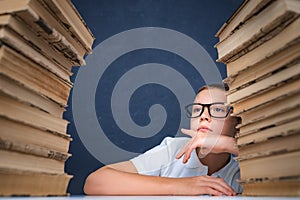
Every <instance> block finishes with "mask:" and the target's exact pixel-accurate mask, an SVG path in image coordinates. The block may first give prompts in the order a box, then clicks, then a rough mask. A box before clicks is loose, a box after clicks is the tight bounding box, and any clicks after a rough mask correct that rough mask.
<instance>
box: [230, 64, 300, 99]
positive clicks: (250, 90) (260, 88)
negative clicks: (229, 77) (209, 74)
mask: <svg viewBox="0 0 300 200" xmlns="http://www.w3.org/2000/svg"><path fill="white" fill-rule="evenodd" d="M299 75H300V63H297V64H294V65H292V66H288V67H287V68H283V69H282V70H280V71H276V72H275V73H273V74H271V75H270V76H268V77H266V78H264V79H262V80H260V81H257V82H255V83H253V84H251V85H248V86H247V87H244V88H241V89H240V90H237V91H236V92H233V93H229V94H227V102H228V103H231V104H232V103H235V102H238V101H241V100H243V99H246V98H249V97H250V96H255V95H257V94H259V93H263V92H265V91H267V90H269V89H272V88H273V87H274V86H275V85H278V84H281V83H283V82H285V81H288V80H289V79H293V78H297V76H299Z"/></svg>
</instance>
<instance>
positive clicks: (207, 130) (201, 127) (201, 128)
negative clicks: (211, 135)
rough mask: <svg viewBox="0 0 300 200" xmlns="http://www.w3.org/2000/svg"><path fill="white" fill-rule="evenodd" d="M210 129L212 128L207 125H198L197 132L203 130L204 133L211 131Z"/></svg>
mask: <svg viewBox="0 0 300 200" xmlns="http://www.w3.org/2000/svg"><path fill="white" fill-rule="evenodd" d="M211 131H212V130H211V129H210V128H209V127H207V126H199V127H198V129H197V132H204V133H206V132H211Z"/></svg>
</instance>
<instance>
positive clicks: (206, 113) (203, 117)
mask: <svg viewBox="0 0 300 200" xmlns="http://www.w3.org/2000/svg"><path fill="white" fill-rule="evenodd" d="M199 120H200V121H203V120H206V121H210V120H211V117H210V114H209V111H208V108H207V107H205V108H204V110H203V112H202V114H201V115H200V117H199Z"/></svg>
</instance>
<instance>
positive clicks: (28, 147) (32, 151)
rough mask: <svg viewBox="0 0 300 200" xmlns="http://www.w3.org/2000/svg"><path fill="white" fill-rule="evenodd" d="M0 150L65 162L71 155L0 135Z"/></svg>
mask: <svg viewBox="0 0 300 200" xmlns="http://www.w3.org/2000/svg"><path fill="white" fill-rule="evenodd" d="M0 150H3V151H11V152H16V153H21V154H29V155H33V156H38V157H44V158H49V159H54V160H57V161H62V162H65V161H66V160H67V159H68V158H69V157H70V156H71V155H70V154H69V153H65V152H59V151H54V150H52V149H48V148H45V147H41V146H38V145H34V144H26V143H24V142H16V141H13V140H6V139H3V138H2V137H0ZM5 161H7V160H5ZM8 162H9V161H8Z"/></svg>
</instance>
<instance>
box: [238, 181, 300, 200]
mask: <svg viewBox="0 0 300 200" xmlns="http://www.w3.org/2000/svg"><path fill="white" fill-rule="evenodd" d="M241 184H242V185H243V193H242V195H244V196H260V197H261V196H270V197H274V196H278V197H279V196H281V197H296V196H300V178H299V177H295V178H293V177H291V178H283V179H272V180H264V181H252V182H250V181H249V182H242V183H241Z"/></svg>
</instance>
